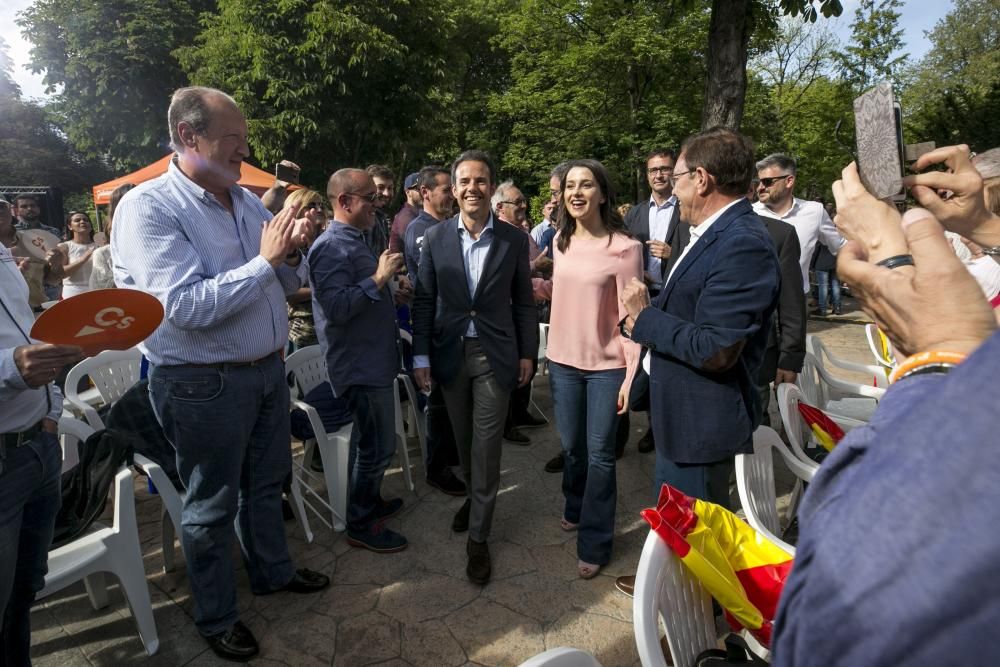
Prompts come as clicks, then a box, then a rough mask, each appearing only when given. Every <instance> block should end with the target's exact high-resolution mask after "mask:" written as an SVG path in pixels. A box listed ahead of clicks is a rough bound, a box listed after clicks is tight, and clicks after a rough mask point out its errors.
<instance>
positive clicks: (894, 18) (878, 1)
mask: <svg viewBox="0 0 1000 667" xmlns="http://www.w3.org/2000/svg"><path fill="white" fill-rule="evenodd" d="M902 4H903V3H902V2H901V1H900V0H861V2H860V4H859V5H858V8H857V9H856V10H854V22H853V23H851V43H850V44H848V45H847V46H846V47H845V48H844V50H842V51H836V52H834V54H833V56H834V59H835V61H836V63H837V65H838V67H839V68H840V73H841V77H842V78H843V79H844V80H845V81H846V82H847V83H848V84H850V85H851V87H852V88H853V90H854V92H855V93H856V94H860V93H862V92H864V91H866V90H868V89H869V88H872V87H874V86H875V84H877V83H878V82H879V81H890V82H892V83H893V84H894V86H893V87H894V88H896V89H898V88H899V76H898V75H899V72H900V68H901V66H902V64H903V63H904V62H905V61H906V55H905V54H901V55H898V56H896V57H893V54H896V53H899V51H900V49H902V48H903V31H902V29H901V28H900V27H899V17H900V13H899V12H898V11H896V9H897V8H899V7H901V6H902Z"/></svg>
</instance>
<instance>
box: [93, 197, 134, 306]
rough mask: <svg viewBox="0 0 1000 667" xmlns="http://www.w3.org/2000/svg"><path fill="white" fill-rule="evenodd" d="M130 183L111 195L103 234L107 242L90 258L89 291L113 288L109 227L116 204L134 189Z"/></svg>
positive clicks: (113, 270)
mask: <svg viewBox="0 0 1000 667" xmlns="http://www.w3.org/2000/svg"><path fill="white" fill-rule="evenodd" d="M134 187H135V185H133V184H132V183H125V184H123V185H119V186H118V187H117V188H115V189H114V191H113V192H112V193H111V207H110V208H109V209H108V224H107V226H105V228H104V233H105V234H107V236H108V242H107V243H105V244H104V245H102V246H100V247H98V248H97V249H96V250H94V254H93V256H92V257H91V258H90V263H91V266H92V267H93V268H92V270H91V274H90V289H91V290H95V289H111V288H112V287H114V286H115V267H114V266H113V265H112V263H111V226H112V225H113V224H114V220H115V209H117V208H118V202H120V201H121V200H122V197H124V196H125V193H126V192H128V191H129V190H131V189H132V188H134Z"/></svg>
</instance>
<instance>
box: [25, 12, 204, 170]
mask: <svg viewBox="0 0 1000 667" xmlns="http://www.w3.org/2000/svg"><path fill="white" fill-rule="evenodd" d="M207 2H208V0H194V1H192V2H189V1H188V0H119V1H118V2H102V1H101V0H36V2H35V3H34V4H33V5H32V6H31V7H29V8H28V9H27V10H25V11H24V13H23V14H22V15H21V16H20V18H19V19H18V21H17V23H18V25H19V26H21V28H22V29H23V32H24V34H25V36H26V37H28V38H29V39H30V40H31V41H32V42H33V43H34V46H33V48H32V49H31V66H32V71H34V72H35V73H39V72H44V81H45V84H46V86H47V92H49V93H55V101H54V102H53V103H52V105H51V109H52V111H53V112H54V113H55V115H56V117H58V118H59V122H60V126H61V127H62V129H63V130H64V131H65V132H66V135H67V136H68V137H69V139H70V141H71V142H72V143H73V145H74V146H75V147H76V149H77V150H78V151H80V152H81V153H82V154H83V155H86V156H88V157H92V158H107V159H108V160H109V161H110V162H111V164H112V165H113V166H114V167H115V168H116V169H128V168H134V167H139V166H142V165H144V164H145V163H146V162H148V161H151V160H153V159H156V158H158V157H162V156H163V153H164V152H165V151H166V146H165V143H164V141H163V138H164V134H165V133H164V124H165V123H164V113H163V110H164V106H165V102H166V100H168V99H169V96H170V93H171V91H173V90H174V89H175V88H177V87H179V86H182V85H184V84H185V83H186V82H187V77H186V76H185V74H184V72H183V71H182V70H181V69H180V65H179V63H178V62H177V61H176V60H175V59H174V58H173V57H172V56H171V55H170V51H171V50H172V49H174V48H176V47H177V46H179V45H181V44H184V43H186V42H187V41H190V40H191V39H193V37H194V34H193V33H192V31H191V27H192V26H193V25H194V24H195V19H196V17H197V13H198V11H199V10H200V9H203V8H205V7H206V5H207Z"/></svg>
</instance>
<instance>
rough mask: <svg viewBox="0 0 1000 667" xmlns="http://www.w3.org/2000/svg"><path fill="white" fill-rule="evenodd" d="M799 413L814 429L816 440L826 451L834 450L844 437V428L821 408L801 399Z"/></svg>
mask: <svg viewBox="0 0 1000 667" xmlns="http://www.w3.org/2000/svg"><path fill="white" fill-rule="evenodd" d="M799 414H800V415H801V416H802V419H803V420H805V422H806V425H807V426H808V427H809V428H810V429H811V430H812V432H813V435H815V436H816V442H818V443H819V444H821V445H822V446H823V449H825V450H826V451H828V452H832V451H833V448H834V447H836V446H837V443H838V442H840V441H841V439H843V437H844V430H843V429H842V428H840V427H839V426H837V422H835V421H833V420H832V419H830V418H829V417H827V416H826V413H825V412H823V411H822V410H820V409H819V408H814V407H813V406H811V405H809V404H808V403H803V402H802V401H799Z"/></svg>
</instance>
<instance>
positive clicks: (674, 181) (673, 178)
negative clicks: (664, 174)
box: [668, 169, 695, 187]
mask: <svg viewBox="0 0 1000 667" xmlns="http://www.w3.org/2000/svg"><path fill="white" fill-rule="evenodd" d="M694 172H695V170H694V169H688V170H687V171H675V172H674V173H673V174H672V175H671V176H669V177H668V179H669V180H670V187H674V186H676V185H677V177H678V176H683V175H684V174H693V173H694Z"/></svg>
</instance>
